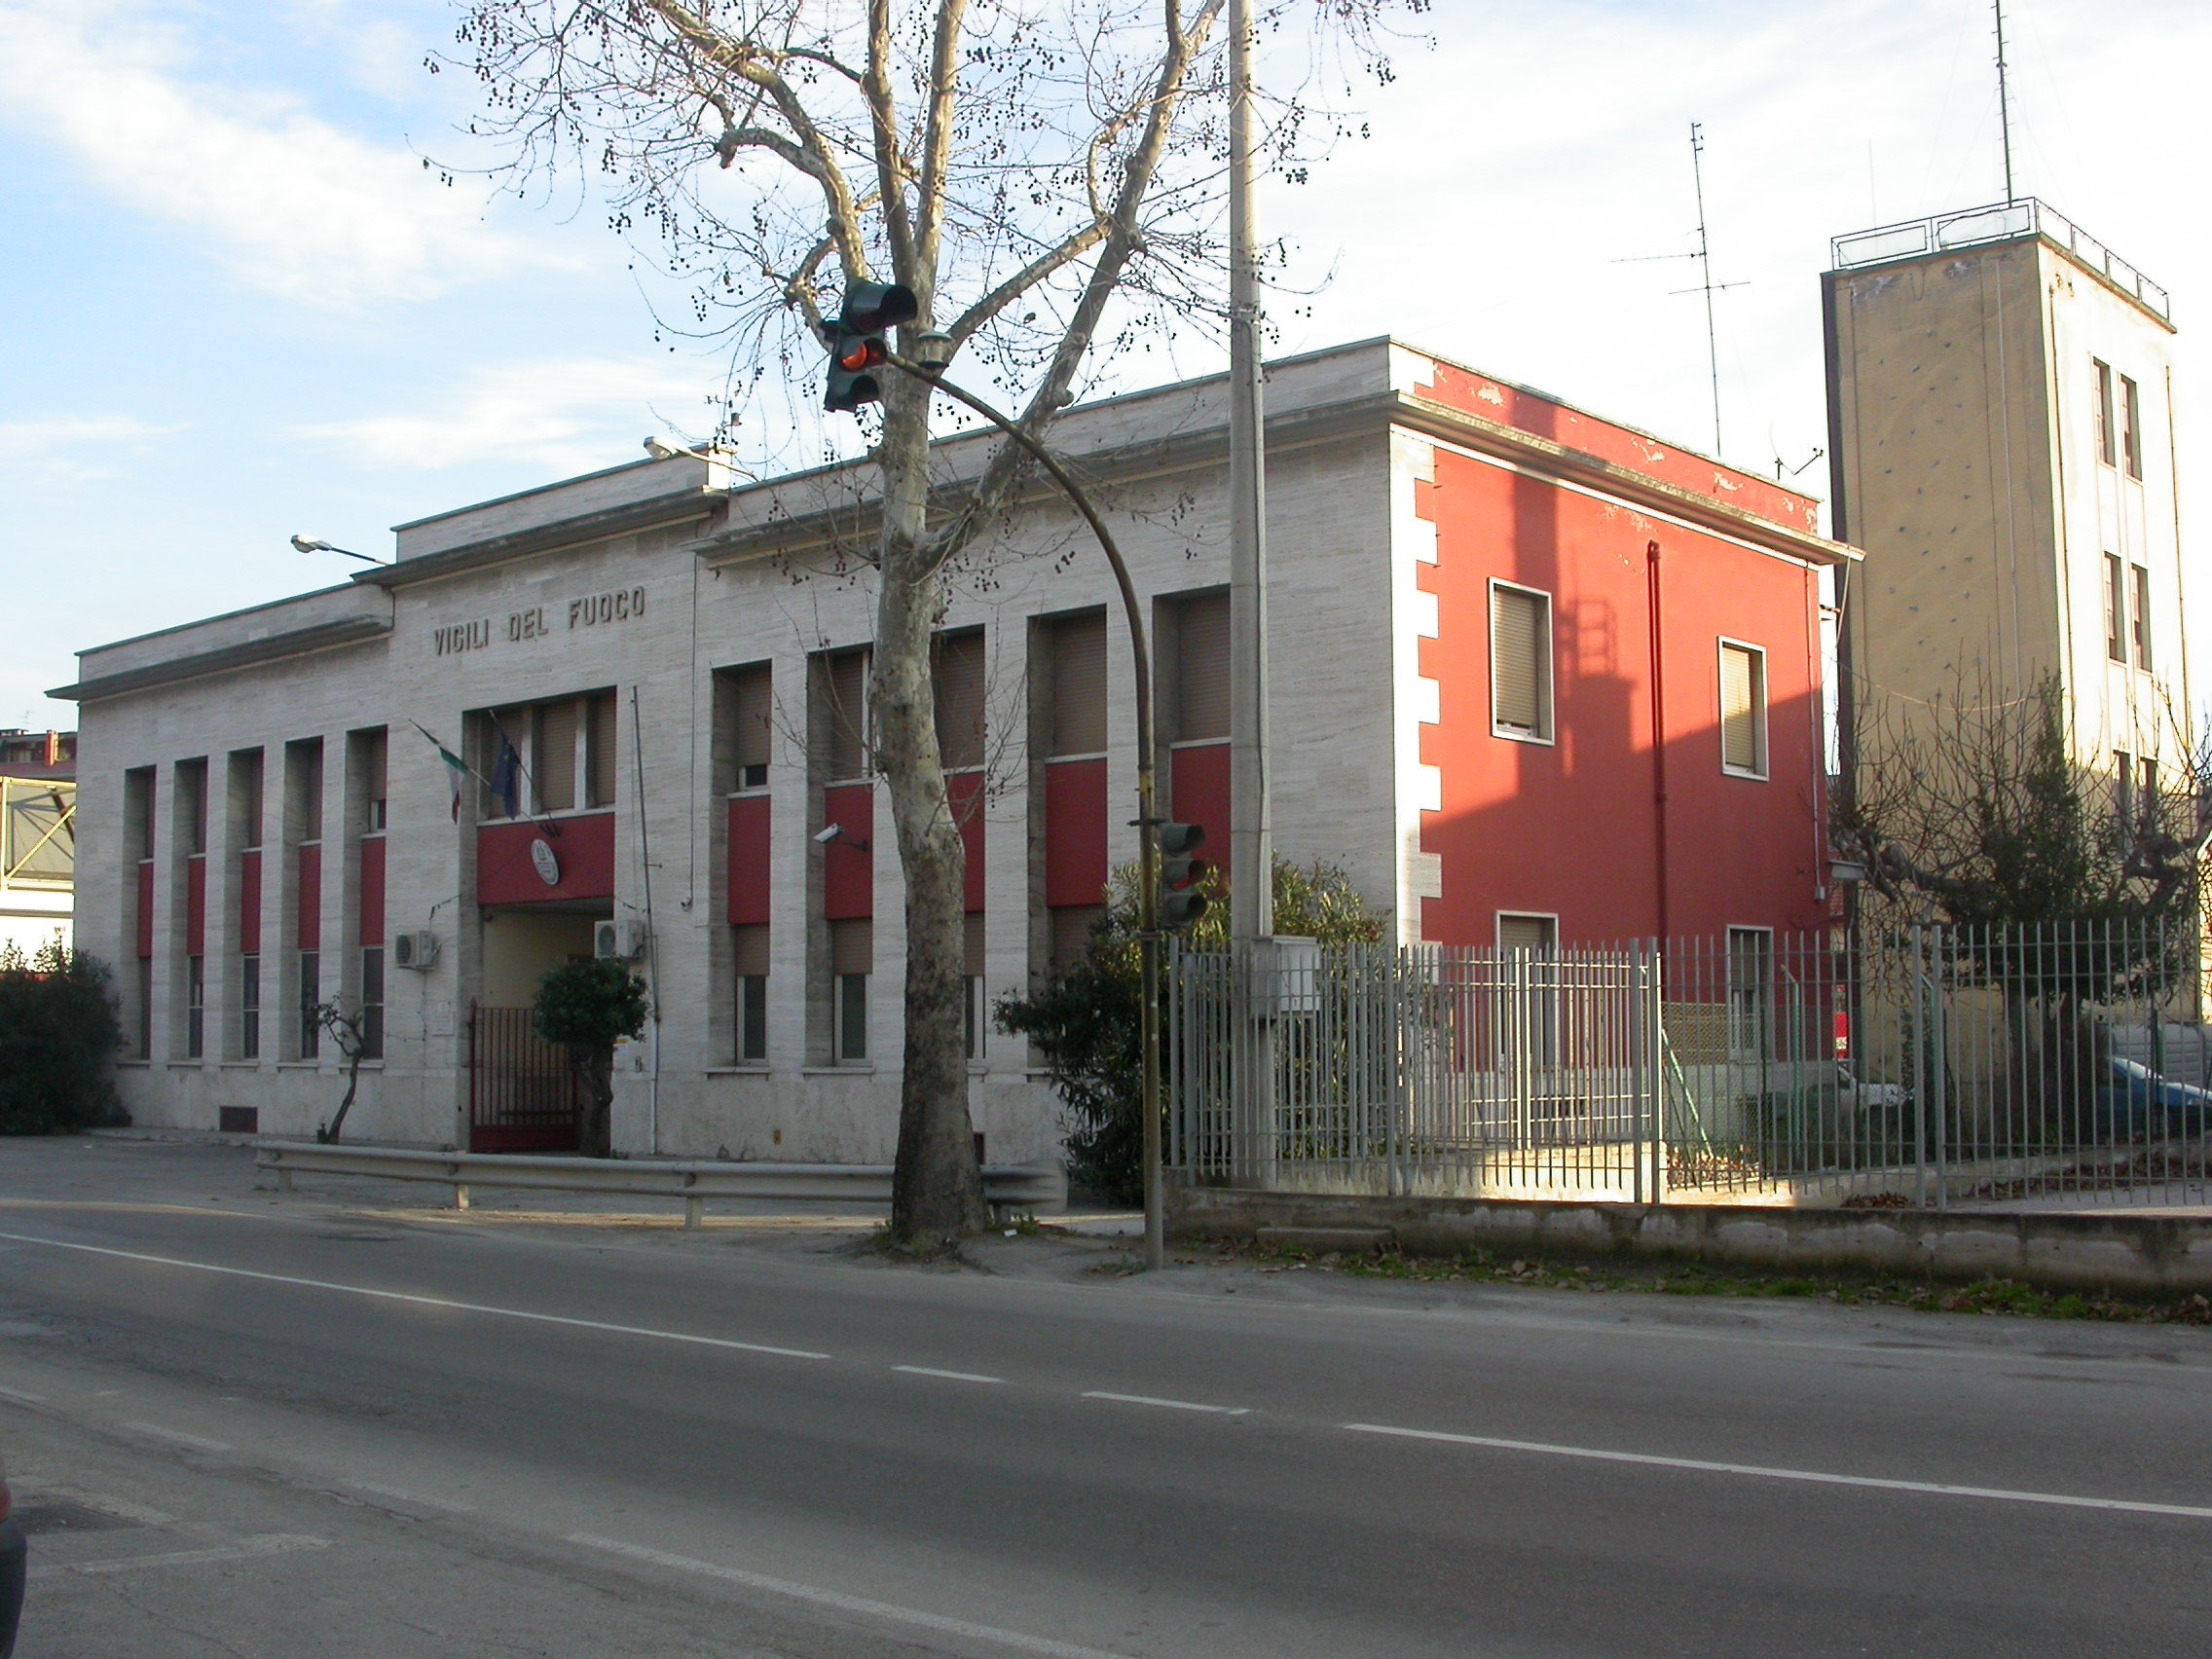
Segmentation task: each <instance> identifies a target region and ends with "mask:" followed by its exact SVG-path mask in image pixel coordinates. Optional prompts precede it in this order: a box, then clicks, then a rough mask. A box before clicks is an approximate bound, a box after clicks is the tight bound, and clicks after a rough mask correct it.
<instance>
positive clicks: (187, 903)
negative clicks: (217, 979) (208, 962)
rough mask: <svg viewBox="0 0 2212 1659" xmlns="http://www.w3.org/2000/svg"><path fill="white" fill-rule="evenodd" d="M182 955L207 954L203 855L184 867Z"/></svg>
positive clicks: (204, 861)
mask: <svg viewBox="0 0 2212 1659" xmlns="http://www.w3.org/2000/svg"><path fill="white" fill-rule="evenodd" d="M184 953H185V955H187V956H204V955H206V954H207V859H206V856H205V855H204V854H202V855H200V856H197V857H195V858H193V859H191V860H190V861H189V862H187V864H186V865H185V866H184Z"/></svg>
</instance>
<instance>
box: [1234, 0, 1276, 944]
mask: <svg viewBox="0 0 2212 1659" xmlns="http://www.w3.org/2000/svg"><path fill="white" fill-rule="evenodd" d="M1252 33H1253V31H1252V3H1251V0H1230V7H1229V78H1230V94H1229V95H1230V106H1229V108H1230V114H1229V310H1230V322H1229V330H1230V332H1229V687H1230V689H1229V779H1230V783H1229V826H1230V828H1229V866H1230V880H1231V883H1232V885H1231V888H1230V893H1229V932H1230V937H1231V938H1232V939H1234V940H1237V941H1238V942H1242V941H1244V940H1253V939H1262V938H1265V937H1266V936H1267V935H1269V934H1272V933H1273V932H1274V883H1273V880H1272V868H1273V865H1274V815H1273V810H1272V793H1273V792H1272V788H1271V786H1270V781H1269V776H1268V514H1267V451H1266V445H1265V441H1264V437H1263V433H1264V429H1265V422H1266V407H1265V403H1264V400H1263V393H1262V388H1261V385H1260V372H1261V358H1260V348H1261V342H1260V268H1259V260H1260V248H1259V240H1260V239H1259V231H1258V227H1257V221H1256V218H1255V215H1254V212H1253V205H1252V195H1253V191H1252V184H1253V178H1252V172H1253V149H1254V145H1253V129H1254V124H1255V120H1256V115H1257V112H1256V111H1255V110H1254V109H1253V107H1252V44H1253V41H1252Z"/></svg>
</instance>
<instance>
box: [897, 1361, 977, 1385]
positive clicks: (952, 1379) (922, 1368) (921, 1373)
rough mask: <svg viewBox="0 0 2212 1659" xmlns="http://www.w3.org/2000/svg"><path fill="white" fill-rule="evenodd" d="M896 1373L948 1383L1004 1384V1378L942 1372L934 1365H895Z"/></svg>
mask: <svg viewBox="0 0 2212 1659" xmlns="http://www.w3.org/2000/svg"><path fill="white" fill-rule="evenodd" d="M891 1369H892V1370H894V1371H903V1372H904V1373H905V1374H906V1375H907V1376H909V1377H941V1378H943V1379H944V1380H945V1381H946V1382H948V1383H1004V1382H1005V1381H1006V1379H1005V1378H1003V1377H985V1376H983V1375H981V1374H980V1373H978V1372H974V1371H940V1370H938V1369H937V1368H936V1367H935V1366H932V1365H894V1366H893V1367H892V1368H891Z"/></svg>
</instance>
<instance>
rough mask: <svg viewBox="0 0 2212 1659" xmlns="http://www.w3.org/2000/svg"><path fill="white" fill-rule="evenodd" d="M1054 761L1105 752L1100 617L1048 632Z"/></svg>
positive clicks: (1063, 623)
mask: <svg viewBox="0 0 2212 1659" xmlns="http://www.w3.org/2000/svg"><path fill="white" fill-rule="evenodd" d="M1051 652H1052V737H1051V754H1052V755H1054V756H1068V755H1103V754H1104V753H1105V752H1106V613H1105V612H1104V611H1103V610H1098V611H1092V612H1090V613H1089V614H1088V615H1084V616H1068V617H1063V618H1061V619H1060V620H1059V621H1057V622H1054V623H1053V624H1052V627H1051Z"/></svg>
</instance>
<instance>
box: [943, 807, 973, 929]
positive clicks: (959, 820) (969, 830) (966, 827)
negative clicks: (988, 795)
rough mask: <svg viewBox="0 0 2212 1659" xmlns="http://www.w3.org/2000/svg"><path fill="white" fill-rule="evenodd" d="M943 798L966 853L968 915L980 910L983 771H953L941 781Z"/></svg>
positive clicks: (965, 877)
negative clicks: (957, 827)
mask: <svg viewBox="0 0 2212 1659" xmlns="http://www.w3.org/2000/svg"><path fill="white" fill-rule="evenodd" d="M944 797H945V801H946V804H948V805H949V806H950V807H951V808H952V821H953V823H955V824H957V825H959V826H960V846H961V850H962V852H964V853H965V854H966V855H967V860H968V863H967V866H966V871H965V874H964V876H963V878H962V880H963V884H964V885H963V891H964V892H965V894H966V901H965V903H966V907H967V910H968V913H969V914H970V915H972V916H976V915H980V914H982V910H983V774H982V773H980V772H955V773H953V774H952V775H951V776H950V777H948V778H946V779H945V780H944Z"/></svg>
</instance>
